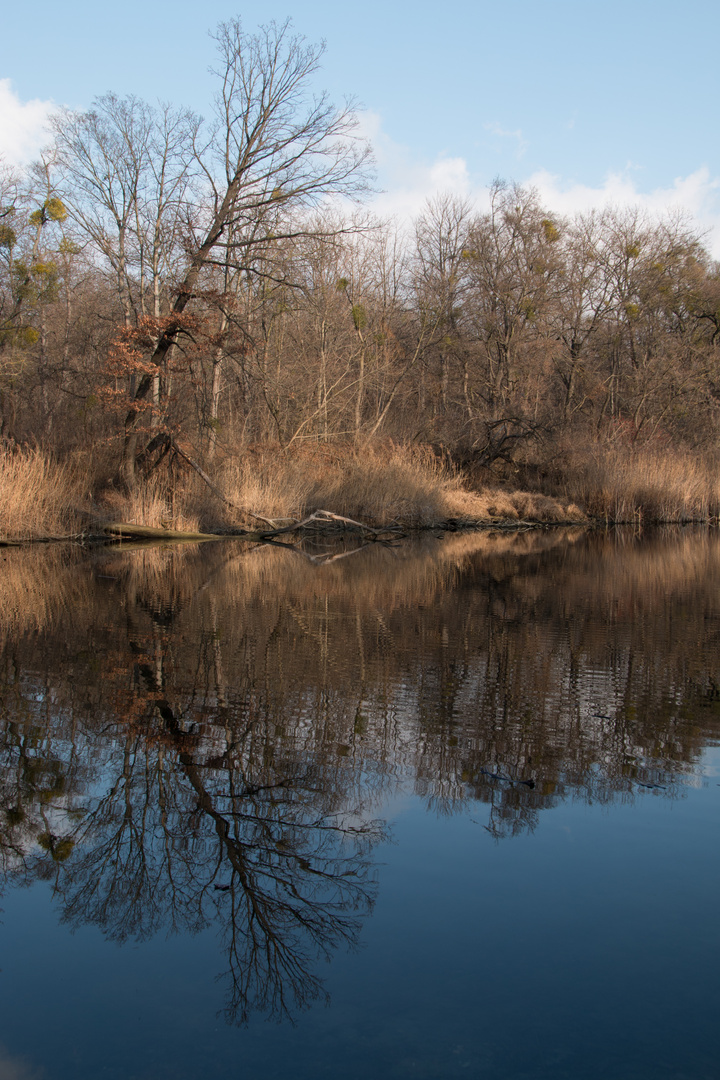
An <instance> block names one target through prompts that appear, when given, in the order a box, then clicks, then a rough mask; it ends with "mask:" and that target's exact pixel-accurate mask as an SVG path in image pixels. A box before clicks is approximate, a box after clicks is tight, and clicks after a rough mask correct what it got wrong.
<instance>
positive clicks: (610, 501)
mask: <svg viewBox="0 0 720 1080" xmlns="http://www.w3.org/2000/svg"><path fill="white" fill-rule="evenodd" d="M558 490H560V491H562V492H564V493H565V494H566V495H567V496H568V497H569V498H571V499H573V500H574V501H576V502H578V503H580V505H582V506H583V507H584V509H585V510H586V511H587V513H588V514H590V515H591V516H592V517H599V518H603V519H605V520H607V521H609V522H615V523H623V522H636V521H643V522H667V523H670V522H689V521H707V520H708V519H709V518H714V517H717V516H718V514H720V472H719V470H718V464H717V462H715V461H713V460H710V459H709V458H708V457H704V456H702V455H700V454H694V453H691V452H689V451H685V450H680V449H673V448H662V449H657V448H647V447H638V448H632V447H627V446H601V447H594V448H589V449H588V450H586V451H579V450H577V449H575V450H572V451H570V452H569V453H568V454H567V456H566V458H565V463H564V465H563V466H562V467H561V469H560V479H559V482H558Z"/></svg>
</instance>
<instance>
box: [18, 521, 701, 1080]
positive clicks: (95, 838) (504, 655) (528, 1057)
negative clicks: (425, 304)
mask: <svg viewBox="0 0 720 1080" xmlns="http://www.w3.org/2000/svg"><path fill="white" fill-rule="evenodd" d="M340 556H341V557H340ZM0 727H1V729H2V749H1V751H0V859H1V865H0V892H1V895H0V908H1V909H2V911H1V913H0V969H1V970H0V1017H1V1019H0V1080H40V1078H43V1080H71V1078H72V1080H91V1078H92V1080H96V1078H98V1077H103V1078H111V1080H171V1078H172V1080H194V1078H199V1077H202V1078H206V1080H215V1078H223V1080H236V1078H237V1080H255V1078H263V1080H273V1078H285V1077H293V1078H294V1080H305V1078H307V1080H311V1078H312V1080H318V1078H335V1077H343V1078H348V1080H360V1078H362V1080H366V1078H368V1077H374V1078H378V1080H384V1078H389V1080H390V1078H392V1080H396V1078H397V1080H401V1078H415V1080H446V1078H450V1080H453V1078H456V1077H458V1078H460V1077H472V1078H474V1077H479V1078H484V1080H540V1078H542V1080H545V1078H547V1080H550V1078H552V1080H563V1078H568V1080H578V1078H583V1080H593V1078H597V1080H600V1078H602V1080H607V1078H613V1080H650V1078H652V1080H663V1078H683V1080H705V1078H707V1080H711V1078H712V1080H717V1077H718V1076H719V1075H720V1037H719V1032H720V1028H719V1027H718V1018H719V1017H720V918H718V911H719V907H718V905H719V901H720V844H718V831H719V830H718V824H719V823H720V535H719V534H718V533H717V532H716V531H707V530H702V529H697V530H696V529H685V530H679V529H678V530H668V531H658V532H655V533H653V534H650V535H648V534H646V535H645V536H639V535H637V534H633V533H623V532H614V533H607V534H585V533H583V532H581V531H564V530H552V531H547V532H528V533H521V534H514V535H509V534H504V535H503V534H495V535H493V534H490V533H484V534H455V535H445V536H441V537H435V536H432V535H425V536H423V537H421V538H418V539H414V540H410V541H405V542H402V543H401V544H399V545H397V546H394V547H384V546H381V545H379V544H373V545H370V546H368V547H365V548H362V549H359V550H355V549H353V548H352V547H338V546H335V547H332V548H331V547H323V546H321V545H320V544H319V543H318V544H315V545H312V544H309V545H308V546H306V547H305V548H304V550H303V551H300V550H289V549H287V548H285V547H282V546H275V545H265V546H251V545H248V544H245V543H242V542H240V541H235V540H233V541H223V542H220V543H215V544H205V545H203V546H197V545H189V546H169V545H168V546H154V547H135V548H122V549H120V548H118V547H115V548H111V547H107V548H102V549H94V550H90V551H85V550H82V549H79V548H68V549H65V548H62V547H50V548H48V547H31V548H24V549H0Z"/></svg>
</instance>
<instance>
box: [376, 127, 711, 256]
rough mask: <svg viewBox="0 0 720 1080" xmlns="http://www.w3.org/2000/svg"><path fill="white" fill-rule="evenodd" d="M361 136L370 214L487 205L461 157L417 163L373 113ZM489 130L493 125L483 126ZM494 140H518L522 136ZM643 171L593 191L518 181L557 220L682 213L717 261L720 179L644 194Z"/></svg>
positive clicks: (407, 214) (629, 171)
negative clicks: (372, 172) (371, 177)
mask: <svg viewBox="0 0 720 1080" xmlns="http://www.w3.org/2000/svg"><path fill="white" fill-rule="evenodd" d="M359 123H360V129H359V130H360V134H361V135H362V136H364V137H366V138H368V139H369V140H370V142H371V143H372V145H373V147H374V149H375V156H376V159H377V164H378V172H379V175H380V184H381V186H382V187H383V188H385V190H384V191H383V192H382V193H381V194H380V195H377V196H376V197H375V199H374V200H373V209H374V210H375V211H376V212H377V213H378V214H379V215H380V216H382V217H396V218H397V219H398V220H399V221H400V222H402V221H408V220H409V219H411V218H413V217H415V216H416V215H417V214H419V213H421V212H422V210H423V209H424V207H425V204H426V202H427V200H428V199H429V198H432V197H433V196H434V195H437V194H438V193H439V192H447V193H450V194H455V195H460V196H462V197H463V198H467V199H469V200H470V201H471V202H472V203H474V205H475V206H476V207H477V208H478V210H483V209H485V208H486V207H487V205H488V189H487V188H486V187H483V186H482V185H481V184H480V183H478V182H476V181H474V180H473V178H472V177H471V174H470V170H469V168H468V164H467V161H466V160H465V159H464V158H462V157H448V156H446V155H444V154H440V155H438V157H437V158H436V159H435V161H432V162H426V161H419V160H418V159H417V158H414V157H413V154H412V151H411V150H410V148H409V147H407V146H403V145H402V144H401V143H396V142H394V141H393V139H391V138H390V136H389V135H388V134H387V133H386V132H385V131H384V130H383V127H382V119H381V117H380V116H379V115H378V114H377V113H363V114H362V115H361V116H360V118H359ZM487 126H488V129H489V130H493V129H495V127H496V125H487ZM495 133H496V134H499V133H502V134H503V135H508V136H513V137H519V138H522V134H521V132H519V131H518V132H504V131H502V129H499V130H496V131H495ZM641 176H642V169H641V168H640V167H639V166H638V165H637V164H634V163H632V162H628V164H627V166H626V168H625V169H624V170H623V171H622V172H616V173H608V175H607V176H606V177H605V179H604V180H603V181H602V182H601V183H599V184H597V185H595V186H593V185H589V184H578V183H574V182H568V181H565V180H563V178H562V177H561V176H559V175H557V174H556V173H552V172H550V171H549V170H547V169H541V170H538V171H537V172H534V173H532V174H531V175H529V176H525V177H522V176H518V177H517V179H518V181H519V182H520V183H522V184H523V185H524V186H527V187H534V188H536V189H537V191H538V194H539V196H540V200H541V202H542V203H543V204H544V205H545V206H547V208H548V209H549V210H554V211H555V212H556V213H558V214H567V215H572V214H574V213H577V212H579V211H588V210H590V209H592V208H600V207H603V206H608V205H614V206H640V207H644V208H645V209H646V210H648V211H650V212H651V213H654V214H662V213H664V212H667V211H670V210H681V211H683V212H684V213H686V214H688V215H689V216H690V218H691V219H692V223H693V225H694V226H695V227H697V229H698V230H699V231H700V232H701V233H703V234H704V242H705V244H706V246H707V248H708V250H709V251H710V252H711V254H712V255H713V257H714V258H716V259H720V176H712V175H711V173H710V170H709V169H708V168H706V167H703V168H700V169H697V170H696V171H695V172H693V173H690V174H689V175H688V176H681V177H678V178H677V179H676V180H675V181H674V183H673V184H672V185H671V186H670V187H665V188H654V189H651V190H649V191H648V190H645V191H644V190H643V189H642V187H641Z"/></svg>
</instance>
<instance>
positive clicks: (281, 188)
mask: <svg viewBox="0 0 720 1080" xmlns="http://www.w3.org/2000/svg"><path fill="white" fill-rule="evenodd" d="M216 40H217V44H218V52H219V57H220V65H219V67H218V69H217V72H216V74H217V75H218V78H219V80H220V90H219V93H218V96H217V102H216V108H217V120H216V126H215V129H214V131H213V134H212V138H211V140H210V142H209V143H208V145H207V146H205V147H203V148H199V161H200V163H201V166H202V168H203V170H204V174H205V178H206V181H207V185H208V190H209V193H210V202H209V206H208V208H207V211H206V213H205V215H203V217H204V225H203V226H202V227H198V228H196V229H195V231H194V233H193V235H192V237H191V241H190V243H189V246H188V254H187V261H186V266H185V272H184V274H183V276H182V278H181V280H180V281H179V283H178V286H177V295H176V299H175V301H174V303H173V305H172V310H171V318H170V319H169V321H168V322H167V325H166V326H165V327H164V328H162V329H161V331H160V332H159V334H158V336H157V339H156V341H155V343H154V347H153V348H152V349H150V350H148V352H149V356H148V368H149V370H147V371H146V372H145V374H144V375H143V377H142V378H141V379H140V382H139V384H138V387H137V390H136V391H135V394H134V395H133V401H132V404H131V407H130V410H129V412H128V414H127V417H126V421H125V452H124V475H125V477H126V480H127V481H128V482H132V480H133V478H134V467H135V459H136V455H137V450H138V434H139V432H138V422H139V420H140V418H141V416H142V408H141V407H140V406H141V403H142V402H143V401H144V399H145V398H146V397H147V395H148V393H149V391H150V388H151V386H152V384H153V379H154V377H155V372H156V370H157V369H159V368H161V367H162V365H163V363H164V362H165V359H166V357H167V354H168V351H169V350H170V349H171V348H172V347H173V346H174V345H175V344H176V343H177V342H178V339H179V337H180V335H181V333H182V321H181V320H179V319H178V316H180V315H182V313H183V312H184V311H185V308H186V307H187V306H188V304H189V303H190V302H191V301H192V300H194V299H195V298H196V296H197V294H198V290H199V289H202V286H203V281H202V275H203V272H204V271H207V270H208V268H211V267H213V266H217V265H218V262H219V260H220V259H222V260H230V262H231V263H232V265H233V266H234V267H236V268H237V269H238V270H240V271H242V272H243V273H245V274H248V275H252V276H267V277H270V278H273V277H274V276H275V275H274V269H273V263H272V245H268V239H270V238H272V239H273V240H275V241H277V240H281V239H287V238H288V237H290V236H297V235H300V234H302V233H304V232H306V231H307V228H306V227H304V226H303V219H302V216H301V212H302V211H303V210H307V209H308V208H310V207H313V206H317V205H318V204H319V203H320V201H321V200H323V199H325V198H326V197H327V196H329V195H345V196H357V195H359V194H360V193H361V192H363V191H364V190H366V187H367V176H368V165H369V162H370V150H369V147H368V146H367V145H366V144H365V143H363V142H361V141H359V140H358V139H357V138H355V137H353V133H354V128H355V118H354V115H353V113H352V110H351V108H350V106H349V105H346V107H345V108H342V109H337V108H336V107H335V106H334V105H332V104H331V103H330V102H329V101H328V99H327V97H326V96H325V95H321V96H320V97H317V96H314V95H313V94H312V87H311V79H312V77H313V76H314V75H315V73H316V71H317V69H318V65H319V60H320V57H321V55H322V52H323V46H316V45H309V44H307V43H306V42H305V39H304V38H302V37H300V36H298V35H294V34H293V33H292V31H291V26H290V23H289V22H285V23H283V24H282V25H277V24H275V23H271V24H270V25H269V26H267V27H265V28H264V29H262V30H261V31H260V32H259V33H258V34H256V35H247V34H245V33H244V31H243V30H242V26H241V23H240V21H239V20H237V19H236V20H233V21H231V22H228V23H222V24H220V26H219V27H218V30H217V34H216ZM229 230H232V241H231V243H227V242H226V241H227V240H228V233H229Z"/></svg>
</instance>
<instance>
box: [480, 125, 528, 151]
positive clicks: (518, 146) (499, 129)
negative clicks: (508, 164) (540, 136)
mask: <svg viewBox="0 0 720 1080" xmlns="http://www.w3.org/2000/svg"><path fill="white" fill-rule="evenodd" d="M483 127H484V128H485V130H486V131H489V132H490V134H491V135H496V136H497V137H498V138H499V139H511V140H513V141H514V142H515V157H516V158H517V159H518V160H520V158H522V157H523V156H524V155H525V151H526V150H527V148H528V146H529V145H530V144H529V143H528V141H527V139H525V138H524V137H523V133H522V131H521V130H520V128H517V129H516V130H515V131H508V129H507V128H504V127H503V126H502V125H501V124H498V123H497V121H493V122H492V123H489V124H483Z"/></svg>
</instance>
